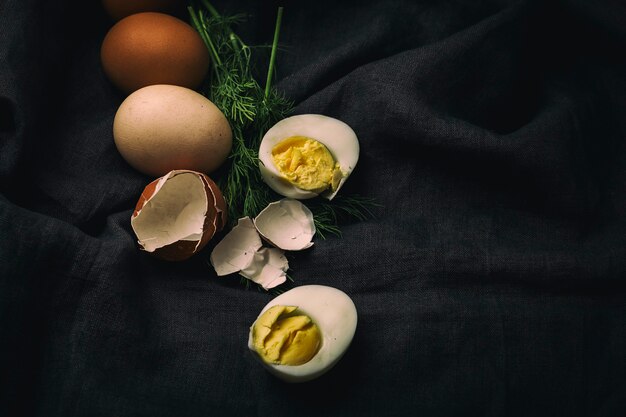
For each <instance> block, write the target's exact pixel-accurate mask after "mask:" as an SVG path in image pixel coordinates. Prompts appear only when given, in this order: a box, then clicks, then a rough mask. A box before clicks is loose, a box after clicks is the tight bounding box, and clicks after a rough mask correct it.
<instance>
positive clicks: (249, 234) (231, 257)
mask: <svg viewBox="0 0 626 417" xmlns="http://www.w3.org/2000/svg"><path fill="white" fill-rule="evenodd" d="M261 246H263V242H262V241H261V237H260V236H259V233H258V232H257V230H256V228H255V227H254V223H253V222H252V219H250V217H243V218H241V219H239V220H238V221H237V225H236V226H235V227H233V229H232V230H231V231H230V232H228V233H227V234H226V236H224V238H223V239H222V240H221V241H220V242H219V243H218V244H217V245H216V246H215V248H213V251H212V252H211V256H210V262H211V265H213V268H214V269H215V272H216V273H217V275H218V276H224V275H229V274H233V273H235V272H239V271H241V270H242V269H245V268H246V267H248V266H249V265H250V264H251V263H252V261H253V260H254V254H255V253H256V251H258V250H259V249H261Z"/></svg>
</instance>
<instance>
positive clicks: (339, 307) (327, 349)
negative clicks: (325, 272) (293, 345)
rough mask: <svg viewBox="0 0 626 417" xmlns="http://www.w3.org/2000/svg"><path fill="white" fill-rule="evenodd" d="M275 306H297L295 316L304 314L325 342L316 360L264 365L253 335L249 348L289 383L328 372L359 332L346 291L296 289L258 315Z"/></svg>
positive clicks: (353, 307) (250, 338) (317, 286)
mask: <svg viewBox="0 0 626 417" xmlns="http://www.w3.org/2000/svg"><path fill="white" fill-rule="evenodd" d="M275 305H285V306H297V310H296V311H294V312H293V313H292V314H293V315H297V314H304V315H307V316H309V317H310V318H311V320H312V321H313V322H314V323H315V324H316V325H317V326H318V328H319V330H320V333H321V336H322V340H321V345H320V348H319V350H318V352H317V354H315V356H313V358H312V359H311V360H310V361H309V362H307V363H304V364H302V365H297V366H289V365H275V364H271V363H265V362H264V361H263V360H262V359H261V358H259V357H258V355H257V354H256V352H255V351H254V344H253V341H252V333H250V337H249V340H248V347H249V348H250V350H252V351H253V352H255V356H256V357H257V359H258V360H259V361H260V362H261V363H262V364H263V365H264V366H265V367H266V369H267V370H268V371H269V372H271V373H272V374H274V375H275V376H277V377H278V378H280V379H282V380H284V381H287V382H305V381H310V380H312V379H315V378H317V377H319V376H321V375H323V374H324V373H326V372H328V371H329V370H330V369H331V368H332V367H333V366H334V365H335V364H336V363H337V362H338V361H339V359H341V357H342V356H343V354H344V353H345V352H346V350H347V349H348V347H349V346H350V343H351V342H352V339H353V337H354V333H355V331H356V325H357V311H356V307H355V305H354V302H353V301H352V300H351V299H350V297H348V295H346V294H345V293H344V292H343V291H341V290H338V289H336V288H332V287H327V286H323V285H304V286H301V287H296V288H293V289H291V290H289V291H287V292H285V293H283V294H281V295H279V296H277V297H276V298H274V299H273V300H272V301H270V302H269V303H268V304H267V305H266V306H265V307H264V308H263V310H262V311H261V313H260V314H259V316H260V315H262V314H263V313H264V312H265V311H266V310H267V309H269V308H271V307H272V306H275Z"/></svg>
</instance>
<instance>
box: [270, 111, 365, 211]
mask: <svg viewBox="0 0 626 417" xmlns="http://www.w3.org/2000/svg"><path fill="white" fill-rule="evenodd" d="M291 136H305V137H308V138H311V139H315V140H317V141H318V142H321V143H322V144H324V145H325V146H326V148H328V150H329V151H330V153H331V154H332V156H333V158H334V159H335V161H336V162H337V163H338V164H339V167H340V170H341V175H342V178H341V179H340V180H339V184H338V186H337V189H336V190H335V191H332V190H326V191H324V192H322V193H321V194H317V193H315V192H312V191H306V190H302V189H300V188H298V187H296V186H294V185H293V184H291V183H290V182H289V181H287V179H285V178H284V177H283V176H282V174H281V173H280V172H279V171H278V169H277V168H276V166H275V165H274V161H273V160H272V148H274V146H275V145H276V144H277V143H279V142H281V141H282V140H284V139H287V138H289V137H291ZM359 152H360V148H359V140H358V138H357V136H356V133H355V132H354V130H352V128H351V127H350V126H348V125H347V124H346V123H344V122H342V121H341V120H337V119H334V118H332V117H328V116H324V115H321V114H301V115H297V116H291V117H287V118H285V119H283V120H281V121H279V122H278V123H276V124H275V125H274V126H273V127H272V128H271V129H270V130H268V131H267V133H266V134H265V135H264V136H263V139H262V140H261V145H260V147H259V161H260V162H259V169H260V171H261V176H262V177H263V180H264V181H265V182H266V183H267V185H268V186H269V187H270V188H272V189H273V190H274V191H276V192H277V193H278V194H280V195H283V196H285V197H290V198H296V199H299V200H303V199H308V198H313V197H317V196H318V195H320V196H322V197H324V198H327V199H329V200H331V199H332V198H333V197H334V196H335V195H336V194H337V192H338V191H339V189H340V188H341V187H342V186H343V184H344V183H345V182H346V180H347V179H348V177H349V176H350V174H351V173H352V171H353V170H354V168H355V166H356V164H357V162H358V160H359Z"/></svg>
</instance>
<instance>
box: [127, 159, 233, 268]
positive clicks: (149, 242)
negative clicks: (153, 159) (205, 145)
mask: <svg viewBox="0 0 626 417" xmlns="http://www.w3.org/2000/svg"><path fill="white" fill-rule="evenodd" d="M225 216H226V202H225V200H224V197H223V196H222V193H221V191H220V189H219V187H218V186H217V184H215V183H214V182H213V181H212V180H211V179H210V178H209V177H207V176H206V175H205V174H202V173H200V172H195V171H189V170H175V171H171V172H169V173H168V174H167V175H165V176H163V177H161V178H158V179H156V180H155V181H153V182H151V183H150V184H148V185H147V186H146V187H145V189H144V191H143V193H142V194H141V197H140V198H139V201H138V202H137V205H136V207H135V210H134V212H133V215H132V217H131V226H132V228H133V231H134V232H135V235H136V236H137V238H138V243H139V246H140V248H141V249H142V250H144V251H146V252H149V253H152V254H154V255H155V256H157V257H158V258H161V259H164V260H168V261H182V260H185V259H188V258H190V257H191V256H192V255H194V254H195V253H197V252H199V251H200V250H201V249H202V248H203V247H204V246H205V245H206V244H207V243H208V242H209V240H210V239H211V238H212V237H213V236H214V235H215V233H216V232H218V231H220V230H221V229H222V228H223V227H224V225H225V224H226V217H225Z"/></svg>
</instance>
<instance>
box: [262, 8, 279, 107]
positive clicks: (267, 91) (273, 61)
mask: <svg viewBox="0 0 626 417" xmlns="http://www.w3.org/2000/svg"><path fill="white" fill-rule="evenodd" d="M282 21H283V7H279V8H278V13H277V15H276V25H275V27H274V40H273V41H272V52H271V54H270V64H269V68H268V70H267V81H266V82H265V95H264V97H265V98H266V99H267V97H268V96H269V95H270V91H271V88H272V77H273V76H274V67H275V66H276V65H275V64H276V50H277V49H278V38H279V37H280V26H281V24H282Z"/></svg>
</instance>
